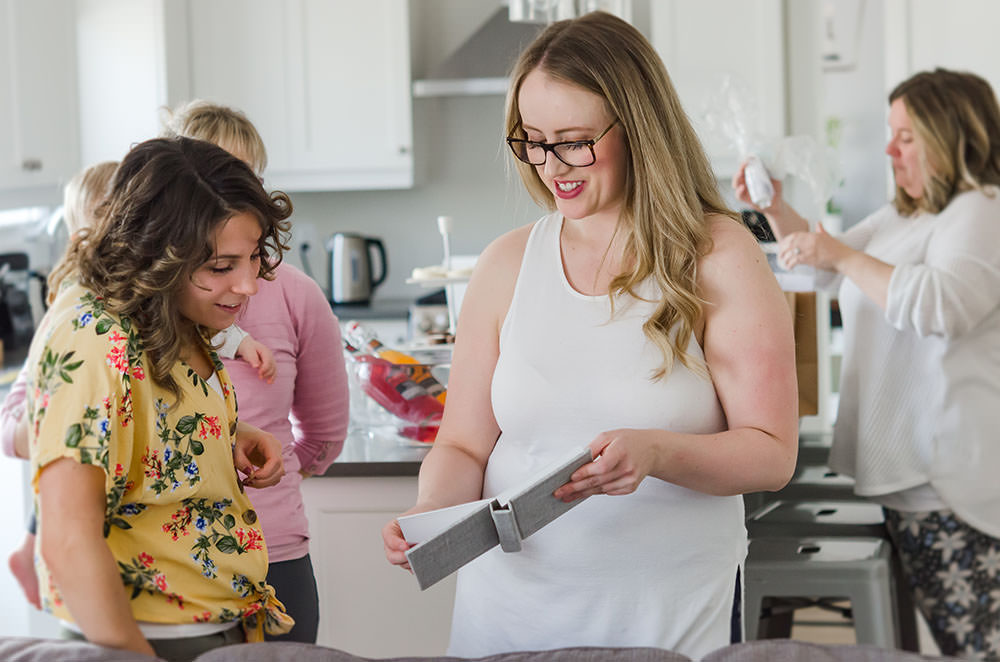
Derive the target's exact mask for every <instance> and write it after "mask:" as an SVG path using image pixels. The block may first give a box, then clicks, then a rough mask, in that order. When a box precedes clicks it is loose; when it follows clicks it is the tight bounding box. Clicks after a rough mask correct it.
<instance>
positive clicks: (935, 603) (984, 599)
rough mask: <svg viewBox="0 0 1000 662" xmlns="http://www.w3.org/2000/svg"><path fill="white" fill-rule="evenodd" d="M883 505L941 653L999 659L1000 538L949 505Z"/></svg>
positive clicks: (923, 612)
mask: <svg viewBox="0 0 1000 662" xmlns="http://www.w3.org/2000/svg"><path fill="white" fill-rule="evenodd" d="M884 510H885V524H886V528H887V529H888V531H889V536H890V538H891V539H892V543H893V545H894V546H895V548H896V552H897V553H898V554H899V556H900V560H901V563H902V567H903V573H904V575H905V577H906V580H907V581H908V583H909V587H908V588H909V589H910V591H911V593H912V594H913V600H914V602H915V603H916V605H917V608H919V609H920V613H922V614H923V616H924V618H925V619H926V620H927V624H928V625H929V626H930V630H931V633H932V634H933V635H934V640H935V641H936V642H937V645H938V647H939V648H940V649H941V654H942V655H950V656H955V657H964V658H967V659H972V660H1000V539H997V538H993V537H991V536H988V535H986V534H985V533H983V532H981V531H979V530H978V529H974V528H972V527H971V526H969V525H968V524H966V523H965V522H964V521H962V520H961V519H959V518H958V517H957V516H956V515H955V514H954V513H953V512H951V511H950V510H941V511H934V512H923V513H906V512H900V511H897V510H890V509H888V508H885V509H884Z"/></svg>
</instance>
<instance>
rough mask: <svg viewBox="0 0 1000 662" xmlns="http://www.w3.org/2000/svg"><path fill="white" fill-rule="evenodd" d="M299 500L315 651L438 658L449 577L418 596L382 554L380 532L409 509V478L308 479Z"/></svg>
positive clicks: (444, 637) (451, 587)
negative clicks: (312, 578)
mask: <svg viewBox="0 0 1000 662" xmlns="http://www.w3.org/2000/svg"><path fill="white" fill-rule="evenodd" d="M302 495H303V499H304V501H305V505H306V514H307V516H308V517H309V531H310V535H311V540H310V541H309V553H310V556H311V557H312V562H313V567H314V568H315V571H316V581H317V584H318V585H319V599H320V622H319V637H318V643H319V644H320V645H323V646H330V647H333V648H338V649H340V650H344V651H347V652H349V653H353V654H355V655H361V656H364V657H373V658H382V657H402V656H411V655H413V656H418V655H419V656H438V655H443V654H444V652H445V649H446V648H447V645H448V635H449V632H450V629H451V612H452V606H453V604H454V600H455V576H454V575H452V576H451V577H448V578H446V579H444V580H442V581H441V582H439V583H438V584H435V585H434V586H432V587H430V588H429V589H427V590H426V591H421V590H420V589H419V587H418V586H417V580H416V579H415V578H414V577H413V575H411V574H410V573H409V572H406V571H405V570H400V569H399V568H396V567H393V566H391V565H389V562H388V561H386V560H385V553H384V551H383V549H382V527H383V526H385V524H386V522H388V521H389V520H391V519H392V518H394V517H396V516H397V515H399V513H401V512H403V511H405V510H407V509H408V508H410V507H411V506H412V505H413V503H414V502H415V501H416V498H417V479H416V477H415V476H405V477H365V478H361V477H358V478H354V477H344V478H326V477H318V478H310V479H309V480H306V481H304V482H303V483H302ZM278 599H279V600H280V599H281V596H280V595H279V596H278Z"/></svg>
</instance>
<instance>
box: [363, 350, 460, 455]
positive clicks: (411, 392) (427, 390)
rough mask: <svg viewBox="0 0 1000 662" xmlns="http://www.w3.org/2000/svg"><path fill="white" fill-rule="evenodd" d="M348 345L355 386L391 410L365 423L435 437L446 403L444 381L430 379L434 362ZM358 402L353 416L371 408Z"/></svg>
mask: <svg viewBox="0 0 1000 662" xmlns="http://www.w3.org/2000/svg"><path fill="white" fill-rule="evenodd" d="M344 347H345V349H346V350H347V355H348V365H347V369H348V372H349V381H350V382H351V386H352V390H353V391H355V392H357V391H358V390H359V391H360V392H361V393H363V394H364V395H367V396H368V398H370V399H371V400H372V401H374V402H375V403H377V404H378V405H380V406H381V408H382V409H383V410H384V411H385V412H387V413H388V414H391V416H388V417H385V416H382V417H377V418H380V419H381V420H378V421H365V422H364V423H365V424H367V425H372V424H373V423H374V426H378V425H387V426H391V427H393V428H395V431H396V433H397V434H399V435H401V436H403V437H406V438H408V439H413V440H415V441H421V442H431V441H434V438H435V436H436V435H437V430H438V426H439V424H440V422H441V416H442V414H443V413H444V405H443V404H442V402H441V400H439V399H438V397H436V396H438V395H440V393H438V391H440V390H441V386H440V383H439V382H438V381H437V380H435V379H429V377H430V366H427V365H424V364H419V363H406V364H404V363H393V362H392V361H388V360H386V359H384V358H381V357H378V356H374V355H372V354H366V353H364V352H362V351H360V350H358V349H357V348H355V347H354V346H353V345H351V344H350V343H349V342H347V341H345V342H344ZM435 386H436V387H437V388H435ZM358 404H361V403H357V402H352V407H351V409H352V417H354V416H355V415H356V414H359V413H361V412H362V411H365V410H366V409H367V407H364V406H363V405H362V406H360V407H359V406H356V405H358ZM364 404H367V403H364Z"/></svg>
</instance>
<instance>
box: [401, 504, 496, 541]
mask: <svg viewBox="0 0 1000 662" xmlns="http://www.w3.org/2000/svg"><path fill="white" fill-rule="evenodd" d="M489 502H490V499H480V500H479V501H469V502H468V503H460V504H458V505H457V506H449V507H448V508H438V509H437V510H428V511H427V512H426V513H417V514H415V515H404V516H403V517H400V518H399V528H401V529H402V530H403V537H404V538H406V542H408V543H414V544H416V543H421V542H423V541H425V540H430V539H431V538H433V537H434V536H436V535H438V534H440V533H443V532H444V531H446V530H448V529H449V528H451V527H452V526H453V525H454V524H456V523H457V522H459V521H460V520H462V519H463V518H465V517H468V516H469V515H471V514H472V513H474V512H475V511H476V510H478V509H479V508H482V507H483V506H485V505H486V504H488V503H489Z"/></svg>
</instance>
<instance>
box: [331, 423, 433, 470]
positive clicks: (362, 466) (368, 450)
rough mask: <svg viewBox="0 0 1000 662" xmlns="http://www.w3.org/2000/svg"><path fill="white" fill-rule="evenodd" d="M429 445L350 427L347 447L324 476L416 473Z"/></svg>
mask: <svg viewBox="0 0 1000 662" xmlns="http://www.w3.org/2000/svg"><path fill="white" fill-rule="evenodd" d="M430 446H431V445H430V444H424V443H420V442H416V441H414V442H406V441H401V440H399V438H397V437H396V436H395V435H388V434H379V433H377V432H366V431H364V430H350V431H348V433H347V438H346V439H345V440H344V449H343V450H342V451H341V452H340V455H339V456H338V457H337V460H336V461H335V462H334V463H333V464H331V465H330V468H329V469H327V470H326V473H324V474H323V476H325V477H345V476H416V475H417V474H418V473H419V472H420V463H421V462H422V461H423V459H424V456H425V455H427V452H428V451H429V450H430Z"/></svg>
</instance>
